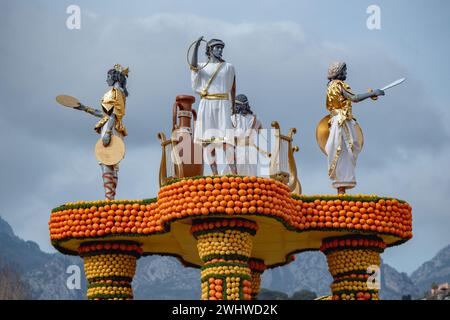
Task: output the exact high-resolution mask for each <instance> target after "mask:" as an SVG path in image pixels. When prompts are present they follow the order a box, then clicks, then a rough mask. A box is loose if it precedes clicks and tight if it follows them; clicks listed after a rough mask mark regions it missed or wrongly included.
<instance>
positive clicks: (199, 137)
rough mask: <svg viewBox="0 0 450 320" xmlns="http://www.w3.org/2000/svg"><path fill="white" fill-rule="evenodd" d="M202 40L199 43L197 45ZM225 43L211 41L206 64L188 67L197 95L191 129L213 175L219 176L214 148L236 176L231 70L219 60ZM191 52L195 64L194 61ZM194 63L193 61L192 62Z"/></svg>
mask: <svg viewBox="0 0 450 320" xmlns="http://www.w3.org/2000/svg"><path fill="white" fill-rule="evenodd" d="M201 40H202V38H200V39H199V40H198V44H199V43H200V41H201ZM224 45H225V44H224V43H223V41H221V40H218V39H212V40H210V41H208V43H207V51H206V54H207V56H208V59H209V61H208V62H206V63H197V62H196V61H193V63H192V66H191V82H192V89H193V90H194V91H195V92H197V93H198V94H199V95H200V98H201V100H200V105H199V107H198V112H197V121H196V122H195V127H194V142H195V143H199V144H203V145H204V146H206V148H205V149H204V150H205V155H204V159H205V161H206V162H207V163H208V164H210V165H211V169H212V171H213V174H214V175H217V174H218V171H217V161H216V148H217V149H219V148H220V149H222V148H223V150H224V151H225V154H226V163H227V164H228V165H229V167H230V169H231V171H232V173H233V174H236V166H235V162H234V161H235V158H234V148H233V145H234V136H233V125H232V122H231V115H232V109H233V108H234V98H235V92H236V91H235V83H236V82H235V71H234V66H233V65H232V64H231V63H228V62H226V61H224V60H223V59H222V50H223V48H224ZM197 50H198V46H196V51H195V52H194V56H195V60H196V59H197V56H196V53H197ZM193 60H194V59H193Z"/></svg>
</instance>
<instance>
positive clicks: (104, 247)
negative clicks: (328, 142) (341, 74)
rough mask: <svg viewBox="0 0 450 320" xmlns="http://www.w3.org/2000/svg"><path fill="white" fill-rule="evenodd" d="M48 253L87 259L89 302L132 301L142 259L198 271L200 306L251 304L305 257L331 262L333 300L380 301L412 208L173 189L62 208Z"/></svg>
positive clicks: (237, 183)
mask: <svg viewBox="0 0 450 320" xmlns="http://www.w3.org/2000/svg"><path fill="white" fill-rule="evenodd" d="M49 227H50V237H51V241H52V244H53V246H54V247H55V248H56V249H57V250H59V251H60V252H62V253H65V254H70V255H79V256H81V257H82V258H83V259H84V266H85V273H86V277H87V280H88V293H87V296H88V298H89V299H131V298H133V292H132V287H131V282H132V279H133V276H134V273H135V269H136V260H137V259H138V258H139V257H140V256H143V255H144V256H145V255H152V254H159V255H171V256H175V257H177V258H178V259H179V260H180V261H181V262H182V263H183V264H184V265H185V266H190V267H197V268H201V289H202V291H201V292H202V295H201V298H202V299H208V300H215V299H224V300H236V299H243V300H248V299H252V298H253V299H255V298H256V297H257V294H258V292H259V286H260V275H261V274H262V273H263V272H264V270H266V268H273V267H277V266H282V265H285V264H287V263H289V262H291V261H292V259H293V255H294V254H296V253H299V252H302V251H311V250H320V251H322V252H323V253H324V254H325V255H326V256H327V261H328V266H329V270H330V273H331V275H332V276H333V278H334V282H333V283H332V285H331V290H332V293H333V296H332V298H333V299H336V300H339V299H344V300H350V299H355V300H356V299H360V300H362V299H371V300H375V299H378V288H377V287H376V286H375V287H374V286H371V285H370V284H371V281H369V280H370V276H371V274H372V273H373V272H374V271H370V270H373V268H376V267H377V266H379V264H380V253H382V252H383V250H385V249H386V248H387V247H391V246H395V245H399V244H402V243H404V242H406V241H407V240H409V239H410V238H411V237H412V215H411V206H410V205H409V204H408V203H406V202H404V201H401V200H397V199H393V198H384V197H378V196H374V195H371V196H369V195H317V196H300V195H293V194H291V191H290V189H289V187H287V186H286V185H285V184H283V183H281V182H279V181H276V180H273V179H270V178H259V177H242V176H218V177H217V176H216V177H193V178H185V179H176V180H172V181H170V182H169V183H167V184H166V185H164V186H163V187H162V188H161V189H160V191H159V193H158V196H157V198H154V199H147V200H112V201H108V200H107V201H93V202H76V203H67V204H65V205H63V206H60V207H58V208H55V209H53V211H52V213H51V218H50V222H49Z"/></svg>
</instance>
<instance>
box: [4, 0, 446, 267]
mask: <svg viewBox="0 0 450 320" xmlns="http://www.w3.org/2000/svg"><path fill="white" fill-rule="evenodd" d="M72 4H74V5H78V6H79V7H80V9H81V29H79V30H70V29H68V28H67V27H66V20H67V18H68V17H69V14H67V13H66V9H67V7H68V6H69V5H72ZM372 4H375V5H378V6H379V7H380V9H381V29H380V30H369V29H368V28H367V24H366V20H367V19H368V17H369V14H368V13H367V12H366V10H367V8H368V6H369V5H372ZM1 8H2V9H1V11H0V36H1V42H0V53H1V58H2V59H1V60H0V70H1V74H2V76H1V80H0V81H1V86H0V93H1V97H2V99H1V102H0V110H1V113H0V150H1V153H0V157H1V166H0V181H1V182H0V183H1V184H0V215H1V216H2V217H3V218H4V219H6V220H7V221H8V222H9V223H10V224H11V225H12V226H13V228H14V230H15V232H16V233H17V234H18V235H19V236H20V237H22V238H24V239H27V240H33V241H36V242H37V243H39V245H40V246H41V248H42V249H43V250H46V251H52V247H51V245H50V243H49V240H48V229H47V221H48V217H49V213H50V210H51V209H52V208H53V207H56V206H58V205H59V204H61V203H65V202H69V201H77V200H93V199H102V197H103V189H102V187H101V178H100V168H99V166H98V164H97V162H96V160H95V157H94V154H93V147H94V144H95V142H96V140H97V139H98V136H97V134H96V133H95V132H94V131H93V129H92V128H93V126H94V124H95V122H96V119H94V118H92V117H90V116H89V115H87V114H84V113H81V112H77V111H75V110H70V109H67V108H62V107H60V106H58V105H57V104H56V103H55V100H54V98H55V96H56V95H58V94H61V93H66V94H71V95H73V96H76V97H78V98H79V99H80V100H81V101H83V102H84V103H85V104H88V105H91V106H98V102H99V99H100V98H101V96H102V95H103V93H104V92H105V91H106V90H107V86H106V83H105V74H106V71H107V70H108V69H109V68H111V67H112V66H113V65H114V64H115V63H121V64H123V65H126V66H129V67H130V70H131V72H130V78H129V85H128V89H129V91H130V96H129V99H128V100H127V115H126V117H125V119H124V122H125V125H126V126H127V128H128V131H129V136H128V137H127V139H126V145H127V155H126V159H125V160H124V161H123V162H122V163H121V166H120V173H119V174H120V177H119V179H120V180H119V187H118V190H117V191H118V198H122V199H140V198H149V197H153V196H155V194H156V193H157V190H158V180H157V176H158V171H159V161H160V146H159V144H158V140H157V138H156V134H157V133H158V132H159V131H164V132H166V133H169V130H170V126H171V120H170V117H171V105H172V102H173V100H174V97H175V96H176V95H178V94H183V93H184V94H192V92H191V88H190V76H189V71H188V68H187V64H186V49H187V46H188V45H189V44H190V43H191V42H192V41H193V40H195V39H196V38H197V37H199V36H200V35H204V36H205V37H206V38H207V39H209V38H212V37H218V38H221V39H223V40H224V41H225V43H226V47H225V51H224V57H225V58H226V59H227V61H229V62H231V63H232V64H234V65H235V68H236V73H237V88H238V92H239V93H245V94H247V96H248V97H249V99H250V102H251V105H252V106H253V108H254V110H255V111H256V113H257V114H258V116H259V117H260V119H261V120H262V122H263V123H264V125H265V126H266V127H267V126H269V125H270V123H271V121H272V120H278V121H279V122H280V124H281V125H282V127H283V128H284V130H287V128H289V127H296V128H297V129H298V134H297V135H296V137H295V142H296V144H298V145H299V146H300V150H301V151H300V152H299V153H297V155H296V156H297V165H298V168H299V178H300V180H301V183H302V186H303V191H304V193H305V194H318V193H334V190H333V189H332V188H331V186H330V182H329V180H328V176H327V169H326V159H325V157H324V156H323V155H322V153H321V152H320V150H319V148H318V147H317V145H316V141H315V127H316V124H317V122H318V121H319V120H320V119H321V118H322V117H323V116H324V115H325V114H326V112H325V105H324V99H325V89H326V83H327V81H326V72H327V66H328V64H329V63H330V62H331V61H333V60H344V61H346V62H347V64H348V67H349V77H348V82H349V83H350V85H351V86H352V88H353V89H354V91H357V92H363V91H366V90H367V88H369V87H372V88H376V87H382V86H383V85H385V84H388V83H389V82H391V81H393V80H396V79H398V78H400V77H406V78H407V79H408V80H407V82H406V83H405V84H404V85H402V86H398V87H396V88H394V89H392V90H390V91H388V92H387V94H386V97H383V98H382V99H380V101H378V102H376V103H373V102H372V101H366V102H363V103H360V104H358V105H355V106H354V114H355V116H356V118H357V119H358V121H359V123H360V125H361V126H362V128H363V130H364V134H365V146H364V150H363V152H362V154H361V156H360V158H359V162H358V167H357V179H358V186H357V188H356V189H354V190H353V191H352V192H354V193H369V194H379V195H389V196H394V197H398V198H402V199H405V200H407V201H409V202H410V203H411V205H412V206H413V217H414V235H415V236H414V238H413V239H412V240H411V241H409V242H408V243H407V244H405V245H402V246H400V247H397V248H392V249H389V250H387V252H386V253H385V254H383V258H384V259H385V261H386V262H387V263H389V264H391V265H392V266H394V267H395V268H397V269H398V270H400V271H405V272H411V271H413V270H414V269H416V268H417V267H418V266H419V265H420V264H421V263H422V262H424V261H425V260H428V259H430V258H431V257H433V255H434V254H436V253H437V251H438V250H439V249H441V248H442V247H443V246H445V245H448V244H450V233H449V232H448V229H449V225H450V212H449V209H448V208H449V207H450V197H449V195H450V166H449V160H450V129H449V127H448V125H447V124H448V123H449V122H450V109H449V105H448V100H447V95H448V83H449V80H450V79H449V74H450V72H449V71H450V65H449V60H448V57H449V52H450V50H449V49H450V44H449V41H448V38H449V34H448V30H450V21H449V19H448V12H449V10H450V3H449V2H448V1H446V0H433V1H426V2H425V1H415V2H413V1H408V0H398V1H387V0H385V1H381V0H380V1H377V0H371V1H366V0H349V1H345V2H343V1H332V0H328V1H325V0H321V1H269V0H262V1H245V2H244V1H234V0H230V1H226V3H225V2H223V1H215V2H213V1H198V0H197V1H170V0H154V1H144V0H142V1H128V2H124V1H95V2H94V1H76V0H72V1H50V0H36V1H31V0H30V1H11V0H9V1H6V0H2V1H1ZM0 245H1V244H0Z"/></svg>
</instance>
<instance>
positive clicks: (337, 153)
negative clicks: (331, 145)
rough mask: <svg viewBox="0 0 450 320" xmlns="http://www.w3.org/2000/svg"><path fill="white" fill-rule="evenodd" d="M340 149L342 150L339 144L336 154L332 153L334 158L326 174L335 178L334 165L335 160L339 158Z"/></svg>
mask: <svg viewBox="0 0 450 320" xmlns="http://www.w3.org/2000/svg"><path fill="white" fill-rule="evenodd" d="M341 150H342V149H341V146H340V145H339V147H337V150H336V154H335V155H334V159H333V161H332V162H331V166H330V169H329V170H328V176H329V177H330V178H331V179H334V178H336V166H337V162H338V160H339V156H340V155H341Z"/></svg>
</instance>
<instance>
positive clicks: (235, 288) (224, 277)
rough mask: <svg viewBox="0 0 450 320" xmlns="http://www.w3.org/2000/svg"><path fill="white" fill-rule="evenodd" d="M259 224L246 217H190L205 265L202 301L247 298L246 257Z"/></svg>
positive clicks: (192, 229)
mask: <svg viewBox="0 0 450 320" xmlns="http://www.w3.org/2000/svg"><path fill="white" fill-rule="evenodd" d="M257 228H258V226H257V224H256V223H255V222H253V221H250V220H247V219H226V218H225V219H223V218H218V219H215V218H206V219H198V220H193V223H192V228H191V232H192V234H193V235H194V237H195V238H196V239H197V248H198V253H199V256H200V258H201V259H202V260H203V262H204V265H203V266H202V268H201V287H202V296H201V298H202V300H250V299H251V284H252V282H251V280H252V276H251V270H250V267H249V258H250V256H251V252H252V246H253V236H254V235H255V234H256V230H257Z"/></svg>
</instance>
